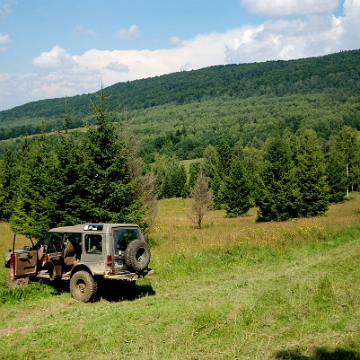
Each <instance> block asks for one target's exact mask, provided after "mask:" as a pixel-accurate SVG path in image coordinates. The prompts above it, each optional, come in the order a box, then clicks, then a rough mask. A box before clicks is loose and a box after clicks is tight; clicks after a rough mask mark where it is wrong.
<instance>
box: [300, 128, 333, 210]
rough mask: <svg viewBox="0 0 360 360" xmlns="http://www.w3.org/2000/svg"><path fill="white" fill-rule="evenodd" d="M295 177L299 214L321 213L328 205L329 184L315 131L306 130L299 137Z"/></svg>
mask: <svg viewBox="0 0 360 360" xmlns="http://www.w3.org/2000/svg"><path fill="white" fill-rule="evenodd" d="M296 179H297V183H298V187H299V191H300V199H299V202H298V212H299V216H303V217H308V216H316V215H319V214H323V213H324V212H325V211H326V210H327V209H328V207H329V186H328V183H327V181H326V177H325V165H324V160H323V155H322V152H321V150H320V147H319V144H318V140H317V136H316V133H315V131H313V130H306V131H305V133H304V135H303V136H302V137H301V138H300V149H299V155H298V158H297V169H296Z"/></svg>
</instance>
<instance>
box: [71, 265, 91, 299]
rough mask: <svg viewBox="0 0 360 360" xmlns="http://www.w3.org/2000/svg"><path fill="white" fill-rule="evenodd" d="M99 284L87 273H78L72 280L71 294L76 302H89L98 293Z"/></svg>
mask: <svg viewBox="0 0 360 360" xmlns="http://www.w3.org/2000/svg"><path fill="white" fill-rule="evenodd" d="M97 289H98V284H97V282H96V281H95V279H94V278H93V276H92V275H91V274H89V273H88V272H87V271H78V272H77V273H75V274H74V275H73V277H72V278H71V279H70V292H71V295H72V297H73V298H74V299H75V300H79V301H83V302H88V301H89V300H90V299H91V298H92V297H94V296H95V294H96V293H97Z"/></svg>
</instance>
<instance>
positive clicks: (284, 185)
mask: <svg viewBox="0 0 360 360" xmlns="http://www.w3.org/2000/svg"><path fill="white" fill-rule="evenodd" d="M298 200H299V190H298V188H297V186H296V181H295V176H294V166H293V163H292V161H291V152H290V148H289V145H288V144H287V142H286V141H285V140H283V139H281V138H280V137H273V138H269V139H268V141H267V142H266V146H265V155H264V165H263V168H262V170H261V173H260V182H259V184H258V189H257V195H256V204H257V205H258V207H259V210H258V216H257V220H258V221H282V220H287V219H290V218H296V217H298V212H297V205H298Z"/></svg>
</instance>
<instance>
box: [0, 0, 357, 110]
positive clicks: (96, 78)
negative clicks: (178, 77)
mask: <svg viewBox="0 0 360 360" xmlns="http://www.w3.org/2000/svg"><path fill="white" fill-rule="evenodd" d="M274 1H278V0H274ZM289 1H291V0H289ZM255 3H256V1H255ZM324 3H325V4H328V2H327V1H325V2H324ZM359 18H360V1H359V0H345V1H344V12H343V15H342V16H338V17H337V16H335V15H333V14H329V13H326V12H325V13H318V14H312V15H308V16H306V17H299V18H295V19H291V20H289V19H287V20H284V19H279V20H277V21H267V22H265V23H263V24H260V25H257V26H254V25H246V26H243V27H241V28H237V29H231V30H228V31H226V32H224V33H210V34H203V35H198V36H196V37H194V38H193V39H189V40H180V39H178V40H176V41H175V39H174V42H173V43H174V44H175V45H176V46H174V47H171V48H169V49H157V50H113V51H109V50H105V51H103V50H98V49H91V50H88V51H86V52H85V53H83V54H80V55H76V56H75V55H72V54H70V53H69V52H68V51H67V50H66V49H64V48H62V47H60V46H59V45H56V46H54V47H53V48H52V49H51V50H50V51H48V52H43V53H41V54H40V55H39V56H38V57H36V58H34V59H33V62H32V63H33V66H34V73H32V74H28V75H21V76H20V75H17V74H0V104H2V106H3V109H4V108H9V107H11V106H15V105H19V104H22V103H25V102H28V101H32V100H38V99H45V98H52V97H63V96H72V95H75V94H80V93H89V92H94V91H96V90H98V89H99V88H100V86H101V81H102V83H103V85H104V86H105V87H107V86H110V85H112V84H114V83H117V82H120V81H131V80H135V79H141V78H148V77H153V76H157V75H162V74H168V73H172V72H177V71H183V70H192V69H197V68H202V67H206V66H212V65H220V64H231V63H248V62H261V61H266V60H277V59H283V60H289V59H296V58H304V57H310V56H318V55H324V54H329V53H334V52H337V51H340V50H349V49H356V48H360V37H359V35H358V19H359ZM3 41H4V40H3ZM16 99H18V100H17V101H18V102H17V103H15V101H16ZM5 106H6V107H5Z"/></svg>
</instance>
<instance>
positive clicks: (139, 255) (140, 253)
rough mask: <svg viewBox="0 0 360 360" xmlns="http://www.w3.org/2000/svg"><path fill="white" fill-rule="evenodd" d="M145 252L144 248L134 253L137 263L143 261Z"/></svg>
mask: <svg viewBox="0 0 360 360" xmlns="http://www.w3.org/2000/svg"><path fill="white" fill-rule="evenodd" d="M144 254H145V250H144V249H139V250H138V251H137V253H136V260H137V262H138V263H141V262H142V261H143V257H144Z"/></svg>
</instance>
